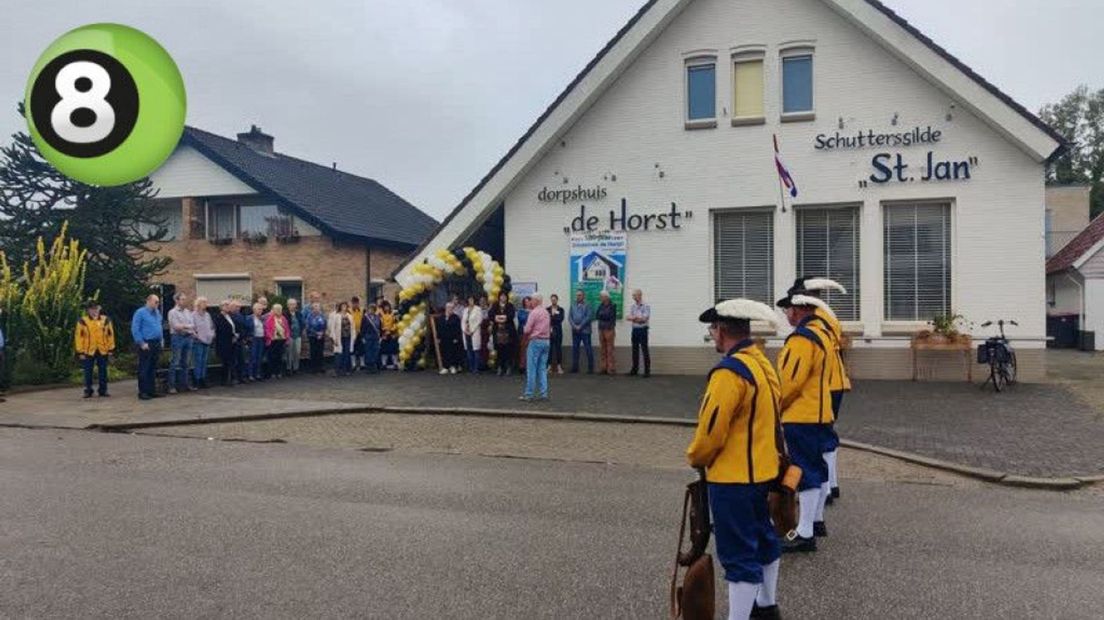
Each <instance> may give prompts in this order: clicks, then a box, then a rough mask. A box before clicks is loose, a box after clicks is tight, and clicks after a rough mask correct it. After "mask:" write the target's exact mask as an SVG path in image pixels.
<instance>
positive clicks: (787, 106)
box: [782, 51, 813, 120]
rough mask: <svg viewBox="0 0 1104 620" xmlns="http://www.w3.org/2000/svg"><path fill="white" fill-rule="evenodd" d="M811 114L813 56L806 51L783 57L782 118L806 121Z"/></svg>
mask: <svg viewBox="0 0 1104 620" xmlns="http://www.w3.org/2000/svg"><path fill="white" fill-rule="evenodd" d="M812 114H813V54H812V52H808V51H806V52H801V53H795V54H791V55H786V56H783V57H782V118H783V120H807V119H810V118H811V115H812ZM787 117H788V118H787Z"/></svg>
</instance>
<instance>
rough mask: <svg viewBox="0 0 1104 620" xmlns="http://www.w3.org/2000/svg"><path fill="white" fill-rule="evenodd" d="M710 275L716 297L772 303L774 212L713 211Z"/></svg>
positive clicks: (718, 299) (719, 299)
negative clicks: (711, 265) (711, 272)
mask: <svg viewBox="0 0 1104 620" xmlns="http://www.w3.org/2000/svg"><path fill="white" fill-rule="evenodd" d="M713 278H714V287H713V289H714V296H715V298H716V301H722V300H725V299H734V298H736V297H746V298H748V299H754V300H757V301H761V302H763V303H767V304H773V303H774V299H773V297H774V212H772V211H730V212H723V213H715V214H714V216H713Z"/></svg>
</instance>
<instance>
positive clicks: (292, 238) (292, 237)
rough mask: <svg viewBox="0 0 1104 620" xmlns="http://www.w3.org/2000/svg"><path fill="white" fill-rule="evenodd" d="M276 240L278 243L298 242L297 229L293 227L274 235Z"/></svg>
mask: <svg viewBox="0 0 1104 620" xmlns="http://www.w3.org/2000/svg"><path fill="white" fill-rule="evenodd" d="M276 241H277V242H278V243H298V242H299V231H298V230H296V229H294V228H293V229H291V230H290V231H287V232H284V233H283V234H278V235H276Z"/></svg>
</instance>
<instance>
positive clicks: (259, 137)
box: [238, 125, 275, 156]
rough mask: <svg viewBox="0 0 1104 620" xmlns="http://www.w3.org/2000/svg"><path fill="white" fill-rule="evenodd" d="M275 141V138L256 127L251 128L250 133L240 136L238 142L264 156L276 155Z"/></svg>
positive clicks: (240, 134)
mask: <svg viewBox="0 0 1104 620" xmlns="http://www.w3.org/2000/svg"><path fill="white" fill-rule="evenodd" d="M273 140H274V138H273V137H272V136H270V135H268V134H267V133H265V132H263V131H261V128H260V127H258V126H256V125H253V126H252V127H250V128H249V132H248V133H239V134H238V142H241V143H242V144H244V145H246V146H248V147H249V148H251V149H253V150H254V151H257V152H258V153H260V154H262V155H269V156H274V155H275V150H274V149H273Z"/></svg>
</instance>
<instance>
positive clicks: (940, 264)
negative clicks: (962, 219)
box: [883, 204, 951, 321]
mask: <svg viewBox="0 0 1104 620" xmlns="http://www.w3.org/2000/svg"><path fill="white" fill-rule="evenodd" d="M950 216H951V208H950V205H948V204H913V205H893V206H890V207H887V208H886V210H885V234H884V236H883V245H884V252H885V315H886V319H887V320H891V321H928V320H931V318H932V317H933V316H935V315H937V314H946V313H948V312H950V309H951V219H950Z"/></svg>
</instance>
